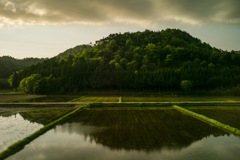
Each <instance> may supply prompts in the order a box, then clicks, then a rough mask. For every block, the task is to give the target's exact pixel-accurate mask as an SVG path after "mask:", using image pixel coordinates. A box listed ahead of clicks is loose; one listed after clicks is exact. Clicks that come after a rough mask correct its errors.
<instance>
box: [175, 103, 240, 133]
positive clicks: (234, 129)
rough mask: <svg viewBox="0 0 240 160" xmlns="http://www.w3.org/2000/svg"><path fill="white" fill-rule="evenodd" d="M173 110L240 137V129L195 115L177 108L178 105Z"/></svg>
mask: <svg viewBox="0 0 240 160" xmlns="http://www.w3.org/2000/svg"><path fill="white" fill-rule="evenodd" d="M173 108H174V109H176V110H178V111H180V112H183V113H185V114H188V115H190V116H192V117H194V118H196V119H199V120H201V121H204V122H206V123H208V124H210V125H213V126H216V127H218V128H221V129H223V130H226V131H228V132H230V133H233V134H235V135H239V136H240V129H238V128H235V127H232V126H229V125H227V124H224V123H221V122H219V121H217V120H215V119H212V118H209V117H207V116H204V115H202V114H198V113H195V112H193V111H190V110H187V109H185V108H182V107H179V106H176V105H174V106H173Z"/></svg>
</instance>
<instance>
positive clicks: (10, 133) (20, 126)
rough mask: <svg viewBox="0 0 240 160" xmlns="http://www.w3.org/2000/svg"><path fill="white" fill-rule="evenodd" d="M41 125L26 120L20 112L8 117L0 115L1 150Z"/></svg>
mask: <svg viewBox="0 0 240 160" xmlns="http://www.w3.org/2000/svg"><path fill="white" fill-rule="evenodd" d="M41 127H43V125H41V124H37V123H31V122H29V121H28V120H24V119H23V117H22V116H21V115H20V114H15V115H11V116H7V117H2V116H0V152H1V151H3V150H4V149H6V147H7V146H9V145H11V144H12V143H14V142H17V141H19V140H21V139H23V138H25V137H26V136H28V135H30V134H31V133H33V132H35V131H37V130H39V129H40V128H41Z"/></svg>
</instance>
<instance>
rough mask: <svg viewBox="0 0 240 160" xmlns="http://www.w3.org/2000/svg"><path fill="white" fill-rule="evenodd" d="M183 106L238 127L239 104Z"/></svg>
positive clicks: (239, 116)
mask: <svg viewBox="0 0 240 160" xmlns="http://www.w3.org/2000/svg"><path fill="white" fill-rule="evenodd" d="M184 108H186V109H188V110H190V111H193V112H196V113H198V114H202V115H205V116H207V117H210V118H213V119H215V120H217V121H220V122H222V123H225V124H229V125H230V126H232V127H235V128H239V129H240V123H239V122H240V105H234V106H231V105H227V106H195V107H193V106H189V107H184Z"/></svg>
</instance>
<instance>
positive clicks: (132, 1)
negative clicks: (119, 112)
mask: <svg viewBox="0 0 240 160" xmlns="http://www.w3.org/2000/svg"><path fill="white" fill-rule="evenodd" d="M239 6H240V1H239V0H201V1H193V0H167V1H166V0H0V24H2V25H4V24H59V23H94V24H95V23H100V24H101V23H109V22H118V21H119V22H138V21H139V22H144V21H147V22H154V21H162V20H163V21H166V20H169V21H176V22H179V21H180V22H183V23H187V24H188V23H189V24H201V23H209V22H211V23H235V24H240V12H239V11H238V9H239Z"/></svg>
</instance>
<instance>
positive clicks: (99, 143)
mask: <svg viewBox="0 0 240 160" xmlns="http://www.w3.org/2000/svg"><path fill="white" fill-rule="evenodd" d="M239 150H240V138H239V137H236V136H233V135H230V134H229V133H226V132H224V131H222V130H220V129H217V128H215V127H213V126H210V125H208V124H206V123H204V122H201V121H199V120H196V119H194V118H192V117H189V116H187V115H184V114H182V113H180V112H178V111H176V110H173V109H169V108H164V107H163V108H143V107H141V108H138V107H135V108H101V109H86V110H83V111H81V112H80V113H79V114H76V115H75V116H72V117H71V118H69V119H68V120H67V121H66V122H65V123H63V124H61V125H58V126H56V127H55V128H54V129H52V130H50V131H48V132H47V133H46V134H44V135H42V136H41V137H39V138H37V139H36V140H34V141H33V142H32V143H30V144H29V145H27V146H26V147H25V148H24V149H23V150H22V151H20V152H18V153H16V154H15V155H13V156H11V157H9V158H8V159H10V160H17V159H24V160H28V159H29V160H31V159H35V160H48V159H49V160H50V159H51V160H61V159H63V160H65V159H68V160H77V159H81V160H89V159H91V160H94V159H96V160H110V159H119V160H130V159H136V160H141V159H144V160H145V159H146V160H149V159H150V160H151V159H152V160H155V159H166V160H171V159H194V160H198V159H199V160H200V159H201V160H202V159H208V160H215V159H217V160H223V159H224V160H225V159H228V160H229V159H230V160H231V159H233V160H234V159H238V158H239V157H240V152H239ZM33 156H34V158H33Z"/></svg>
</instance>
